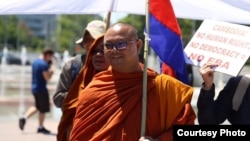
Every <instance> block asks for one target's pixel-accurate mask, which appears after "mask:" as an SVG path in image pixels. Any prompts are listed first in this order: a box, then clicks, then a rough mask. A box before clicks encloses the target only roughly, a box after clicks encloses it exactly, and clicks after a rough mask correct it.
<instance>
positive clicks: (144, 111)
mask: <svg viewBox="0 0 250 141" xmlns="http://www.w3.org/2000/svg"><path fill="white" fill-rule="evenodd" d="M145 4H146V6H145V15H146V16H145V17H146V28H145V32H144V36H145V39H144V40H145V45H144V71H143V93H142V119H141V136H145V130H146V116H147V68H148V43H149V40H150V38H149V4H150V0H146V3H145Z"/></svg>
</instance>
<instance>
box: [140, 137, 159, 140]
mask: <svg viewBox="0 0 250 141" xmlns="http://www.w3.org/2000/svg"><path fill="white" fill-rule="evenodd" d="M139 141H160V140H159V139H154V138H152V137H149V136H145V137H141V138H140V139H139Z"/></svg>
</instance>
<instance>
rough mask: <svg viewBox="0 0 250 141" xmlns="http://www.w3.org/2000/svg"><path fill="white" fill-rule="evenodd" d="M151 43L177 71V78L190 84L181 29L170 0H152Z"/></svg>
mask: <svg viewBox="0 0 250 141" xmlns="http://www.w3.org/2000/svg"><path fill="white" fill-rule="evenodd" d="M149 9H150V15H149V16H150V17H149V19H150V24H149V29H150V33H149V37H150V41H149V45H150V47H151V48H153V50H154V52H155V53H156V54H157V55H158V56H159V58H160V60H162V61H163V63H166V64H167V65H168V66H170V67H171V68H172V69H173V70H174V71H175V72H176V78H177V79H178V80H180V81H182V82H183V83H186V84H188V83H189V81H188V73H187V68H186V62H185V58H184V48H183V44H182V38H181V30H180V27H179V24H178V21H177V18H176V16H175V13H174V10H173V7H172V4H171V2H170V0H150V6H149Z"/></svg>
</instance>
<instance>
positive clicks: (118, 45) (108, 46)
mask: <svg viewBox="0 0 250 141" xmlns="http://www.w3.org/2000/svg"><path fill="white" fill-rule="evenodd" d="M137 41H138V40H131V41H119V42H117V43H105V44H104V47H105V48H106V49H107V50H112V49H113V48H114V47H115V49H117V50H124V49H126V48H127V46H128V44H129V43H133V42H137Z"/></svg>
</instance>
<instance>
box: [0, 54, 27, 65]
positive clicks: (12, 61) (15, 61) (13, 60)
mask: <svg viewBox="0 0 250 141" xmlns="http://www.w3.org/2000/svg"><path fill="white" fill-rule="evenodd" d="M2 58H3V52H0V64H1V63H2ZM6 63H7V64H9V65H22V60H21V58H20V57H18V56H16V55H15V54H13V53H10V52H8V53H7V57H6ZM25 65H30V61H29V60H26V62H25Z"/></svg>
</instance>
